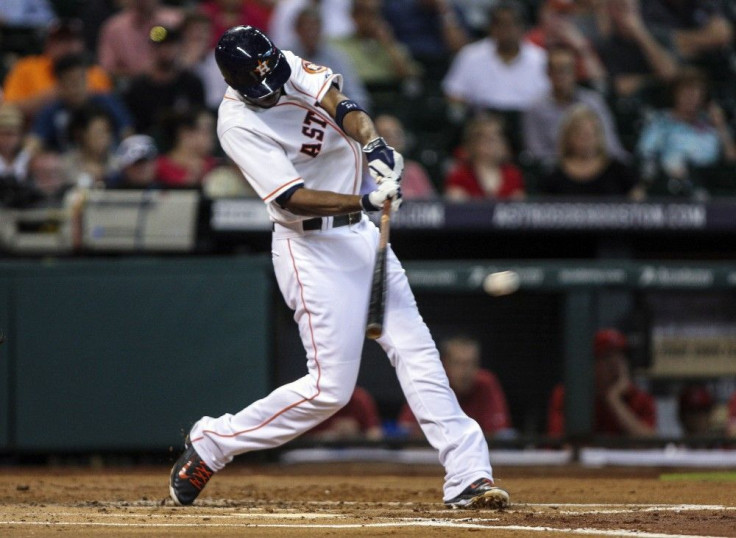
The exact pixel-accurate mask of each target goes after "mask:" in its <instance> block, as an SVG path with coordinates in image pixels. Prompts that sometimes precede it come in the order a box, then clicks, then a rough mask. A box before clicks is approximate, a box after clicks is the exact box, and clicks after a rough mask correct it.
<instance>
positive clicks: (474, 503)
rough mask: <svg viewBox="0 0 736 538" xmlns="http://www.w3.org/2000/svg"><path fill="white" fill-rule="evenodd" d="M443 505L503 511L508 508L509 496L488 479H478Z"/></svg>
mask: <svg viewBox="0 0 736 538" xmlns="http://www.w3.org/2000/svg"><path fill="white" fill-rule="evenodd" d="M445 505H446V506H447V507H449V508H488V509H491V510H503V509H504V508H507V507H508V506H509V494H508V493H507V492H506V491H504V490H502V489H501V488H499V487H496V486H494V485H493V482H492V481H491V480H489V479H488V478H479V479H478V480H476V481H475V482H473V483H472V484H470V485H469V486H468V487H467V488H465V489H464V490H463V491H462V493H460V495H458V496H457V497H455V498H453V499H450V500H449V501H445Z"/></svg>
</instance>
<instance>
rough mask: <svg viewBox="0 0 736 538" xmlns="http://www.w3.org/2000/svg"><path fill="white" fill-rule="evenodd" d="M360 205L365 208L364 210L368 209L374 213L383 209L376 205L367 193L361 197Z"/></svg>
mask: <svg viewBox="0 0 736 538" xmlns="http://www.w3.org/2000/svg"><path fill="white" fill-rule="evenodd" d="M360 207H362V208H363V211H366V212H368V213H372V212H374V211H378V210H379V209H381V208H380V207H376V206H374V205H373V204H372V203H371V199H370V198H369V197H368V195H367V194H364V195H363V196H361V197H360Z"/></svg>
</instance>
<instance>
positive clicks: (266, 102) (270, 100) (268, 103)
mask: <svg viewBox="0 0 736 538" xmlns="http://www.w3.org/2000/svg"><path fill="white" fill-rule="evenodd" d="M283 93H284V92H283V91H282V88H279V89H278V90H276V91H275V92H271V93H269V94H268V95H266V96H264V97H261V98H260V99H251V98H249V97H246V98H245V100H246V101H248V102H249V103H250V104H252V105H255V106H257V107H260V108H271V107H272V106H274V105H276V103H278V102H279V99H281V96H282V95H283Z"/></svg>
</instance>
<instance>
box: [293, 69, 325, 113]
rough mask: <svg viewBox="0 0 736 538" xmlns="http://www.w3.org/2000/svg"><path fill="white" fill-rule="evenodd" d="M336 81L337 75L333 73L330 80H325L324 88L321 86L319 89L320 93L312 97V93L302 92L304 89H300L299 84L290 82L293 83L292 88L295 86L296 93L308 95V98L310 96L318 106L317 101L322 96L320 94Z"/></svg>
mask: <svg viewBox="0 0 736 538" xmlns="http://www.w3.org/2000/svg"><path fill="white" fill-rule="evenodd" d="M334 79H335V74H334V73H333V74H332V75H331V76H330V77H329V78H328V79H327V80H325V82H324V83H323V84H322V86H320V88H319V91H318V92H317V94H316V95H312V94H311V93H307V92H306V91H304V90H302V89H301V88H300V87H299V85H298V84H297V83H296V82H294V81H293V80H291V81H290V82H291V85H292V86H294V89H295V90H296V91H298V92H299V93H303V94H304V95H307V96H309V97H311V98H313V99H315V102H314V104H315V105H318V104H319V101H317V100H316V99H317V97H318V96H319V94H320V93H322V90H323V89H324V87H325V86H326V85H327V84H328V83H330V82H332V81H333V80H334Z"/></svg>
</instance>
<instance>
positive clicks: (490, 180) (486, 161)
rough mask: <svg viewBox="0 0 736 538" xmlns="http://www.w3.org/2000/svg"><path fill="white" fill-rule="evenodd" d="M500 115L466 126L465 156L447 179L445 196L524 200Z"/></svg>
mask: <svg viewBox="0 0 736 538" xmlns="http://www.w3.org/2000/svg"><path fill="white" fill-rule="evenodd" d="M503 127H504V126H503V121H502V120H501V118H499V117H498V116H493V115H485V114H484V115H479V116H477V117H476V118H473V119H471V120H470V121H469V122H468V124H467V126H466V127H465V132H464V136H463V147H462V149H463V151H464V153H465V155H464V156H463V158H462V159H460V161H459V163H458V164H457V165H456V166H455V167H454V168H453V169H452V170H450V172H449V174H448V175H447V177H446V178H445V197H446V198H447V199H448V200H453V201H464V200H468V199H470V198H494V199H506V198H510V199H515V200H520V199H523V198H524V197H525V191H524V179H523V177H522V174H521V171H520V170H519V169H518V168H517V167H516V166H515V165H514V164H512V163H511V162H509V155H510V152H509V147H508V143H507V141H506V137H505V136H504V132H503Z"/></svg>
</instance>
